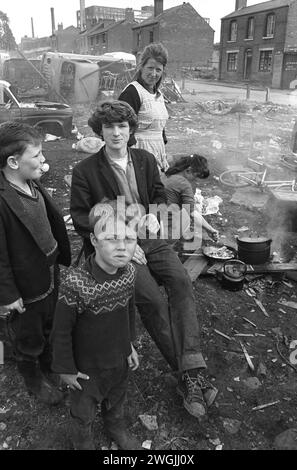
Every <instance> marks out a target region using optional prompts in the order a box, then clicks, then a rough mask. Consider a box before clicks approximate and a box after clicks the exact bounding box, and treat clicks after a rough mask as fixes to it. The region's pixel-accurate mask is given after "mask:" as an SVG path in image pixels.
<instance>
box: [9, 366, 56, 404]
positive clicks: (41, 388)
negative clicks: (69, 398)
mask: <svg viewBox="0 0 297 470" xmlns="http://www.w3.org/2000/svg"><path fill="white" fill-rule="evenodd" d="M17 366H18V370H19V372H20V374H21V375H22V377H23V379H24V381H25V385H26V387H27V390H28V392H29V393H30V394H32V395H34V396H35V397H36V398H37V399H38V400H39V401H41V402H42V403H45V404H47V405H57V404H58V403H60V402H61V401H62V400H63V398H64V394H63V393H62V392H61V391H60V390H58V389H57V388H56V387H55V386H54V385H53V384H51V383H50V382H49V381H48V380H47V378H46V377H44V375H43V374H42V372H41V371H40V369H39V367H38V366H37V364H36V363H35V362H31V361H18V363H17Z"/></svg>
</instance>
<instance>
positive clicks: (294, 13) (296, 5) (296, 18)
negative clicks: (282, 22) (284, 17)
mask: <svg viewBox="0 0 297 470" xmlns="http://www.w3.org/2000/svg"><path fill="white" fill-rule="evenodd" d="M292 49H297V0H295V1H294V2H293V3H291V5H290V6H289V14H288V22H287V31H286V40H285V50H292Z"/></svg>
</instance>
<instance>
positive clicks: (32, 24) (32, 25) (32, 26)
mask: <svg viewBox="0 0 297 470" xmlns="http://www.w3.org/2000/svg"><path fill="white" fill-rule="evenodd" d="M31 30H32V38H33V39H34V38H35V35H34V23H33V18H32V17H31Z"/></svg>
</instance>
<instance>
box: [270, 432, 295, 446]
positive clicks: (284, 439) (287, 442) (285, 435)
mask: <svg viewBox="0 0 297 470" xmlns="http://www.w3.org/2000/svg"><path fill="white" fill-rule="evenodd" d="M274 446H275V448H276V449H277V450H297V428H291V429H287V430H286V431H284V432H282V433H281V434H279V435H278V436H276V438H275V440H274Z"/></svg>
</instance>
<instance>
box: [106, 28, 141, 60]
mask: <svg viewBox="0 0 297 470" xmlns="http://www.w3.org/2000/svg"><path fill="white" fill-rule="evenodd" d="M134 24H135V23H130V22H125V23H122V24H121V25H119V26H117V27H116V28H113V29H111V30H110V31H109V32H108V50H107V51H106V52H117V51H121V52H129V53H131V52H132V47H133V33H132V26H134Z"/></svg>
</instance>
